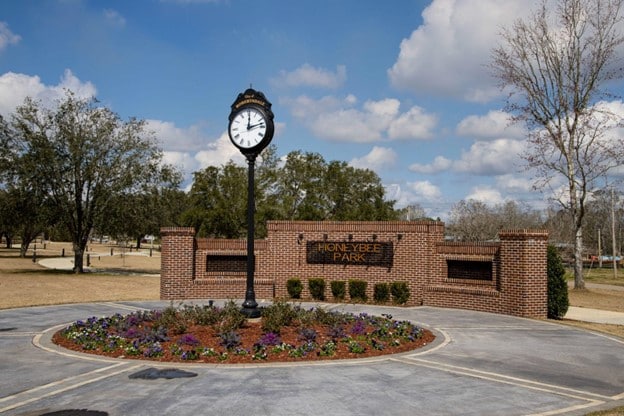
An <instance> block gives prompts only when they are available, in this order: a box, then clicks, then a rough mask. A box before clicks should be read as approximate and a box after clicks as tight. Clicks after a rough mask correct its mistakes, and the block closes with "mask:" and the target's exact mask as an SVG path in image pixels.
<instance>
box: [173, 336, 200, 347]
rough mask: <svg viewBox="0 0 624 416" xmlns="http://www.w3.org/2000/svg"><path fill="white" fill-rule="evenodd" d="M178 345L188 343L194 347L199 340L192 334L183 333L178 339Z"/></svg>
mask: <svg viewBox="0 0 624 416" xmlns="http://www.w3.org/2000/svg"><path fill="white" fill-rule="evenodd" d="M178 345H190V346H191V347H195V346H197V345H199V340H198V339H197V338H195V336H194V335H193V334H184V335H182V336H181V337H180V339H178Z"/></svg>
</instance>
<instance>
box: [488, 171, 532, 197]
mask: <svg viewBox="0 0 624 416" xmlns="http://www.w3.org/2000/svg"><path fill="white" fill-rule="evenodd" d="M496 186H497V187H498V188H500V189H502V190H504V191H505V192H507V193H515V194H518V193H521V194H523V193H526V194H528V193H530V192H532V191H533V181H532V180H531V179H530V178H528V177H525V176H518V175H514V174H506V175H501V176H498V177H496Z"/></svg>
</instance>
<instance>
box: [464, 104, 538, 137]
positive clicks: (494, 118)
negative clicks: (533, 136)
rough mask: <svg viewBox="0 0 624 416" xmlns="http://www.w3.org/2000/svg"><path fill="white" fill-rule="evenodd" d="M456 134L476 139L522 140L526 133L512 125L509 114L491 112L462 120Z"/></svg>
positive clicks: (519, 127)
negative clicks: (501, 138) (505, 138)
mask: <svg viewBox="0 0 624 416" xmlns="http://www.w3.org/2000/svg"><path fill="white" fill-rule="evenodd" d="M457 134H459V135H460V136H466V137H470V138H476V139H494V138H500V137H509V138H513V139H522V138H523V137H525V136H526V131H525V129H524V128H522V126H520V125H518V124H517V123H515V124H512V120H511V115H510V114H509V113H506V112H504V111H501V110H492V111H490V112H488V113H487V114H486V115H485V116H476V115H472V116H468V117H466V118H464V119H463V120H462V121H460V122H459V124H458V125H457Z"/></svg>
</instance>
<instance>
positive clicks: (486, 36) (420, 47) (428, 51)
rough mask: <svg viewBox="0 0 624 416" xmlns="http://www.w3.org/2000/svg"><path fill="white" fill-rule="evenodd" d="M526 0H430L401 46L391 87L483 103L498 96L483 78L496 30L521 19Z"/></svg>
mask: <svg viewBox="0 0 624 416" xmlns="http://www.w3.org/2000/svg"><path fill="white" fill-rule="evenodd" d="M529 11H530V7H527V2H526V0H506V1H500V0H480V1H474V0H434V1H433V2H432V3H431V4H430V5H429V6H428V7H427V8H426V9H425V10H424V11H423V13H422V16H423V24H422V25H421V26H419V27H418V28H417V29H416V30H414V32H412V34H411V36H410V37H409V38H408V39H404V40H403V41H402V42H401V47H400V52H399V56H398V58H397V61H396V62H395V64H394V65H393V66H392V68H390V69H389V70H388V76H389V78H390V81H391V83H392V84H393V85H394V86H395V87H397V88H401V89H408V90H410V91H414V92H416V93H422V92H427V93H435V94H442V95H446V96H449V97H457V98H462V99H465V100H469V101H473V102H487V101H488V100H490V99H492V98H493V97H496V96H497V95H498V94H499V92H498V88H497V87H496V85H495V83H494V82H493V80H492V79H491V77H490V76H489V74H488V70H487V68H486V65H487V64H488V63H489V59H490V51H491V50H492V48H494V47H495V46H496V43H497V42H498V40H499V39H500V37H499V32H500V30H501V28H503V27H505V26H508V25H510V24H511V23H512V22H513V21H514V20H515V19H517V18H519V17H522V16H525V15H527V13H528V12H529Z"/></svg>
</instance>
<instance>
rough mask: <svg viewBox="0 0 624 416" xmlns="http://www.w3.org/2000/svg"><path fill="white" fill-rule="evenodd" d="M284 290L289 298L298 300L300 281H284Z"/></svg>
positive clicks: (301, 288)
mask: <svg viewBox="0 0 624 416" xmlns="http://www.w3.org/2000/svg"><path fill="white" fill-rule="evenodd" d="M286 290H287V291H288V295H289V296H290V297H291V298H293V299H300V298H301V291H302V290H303V284H302V283H301V279H288V280H287V281H286Z"/></svg>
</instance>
